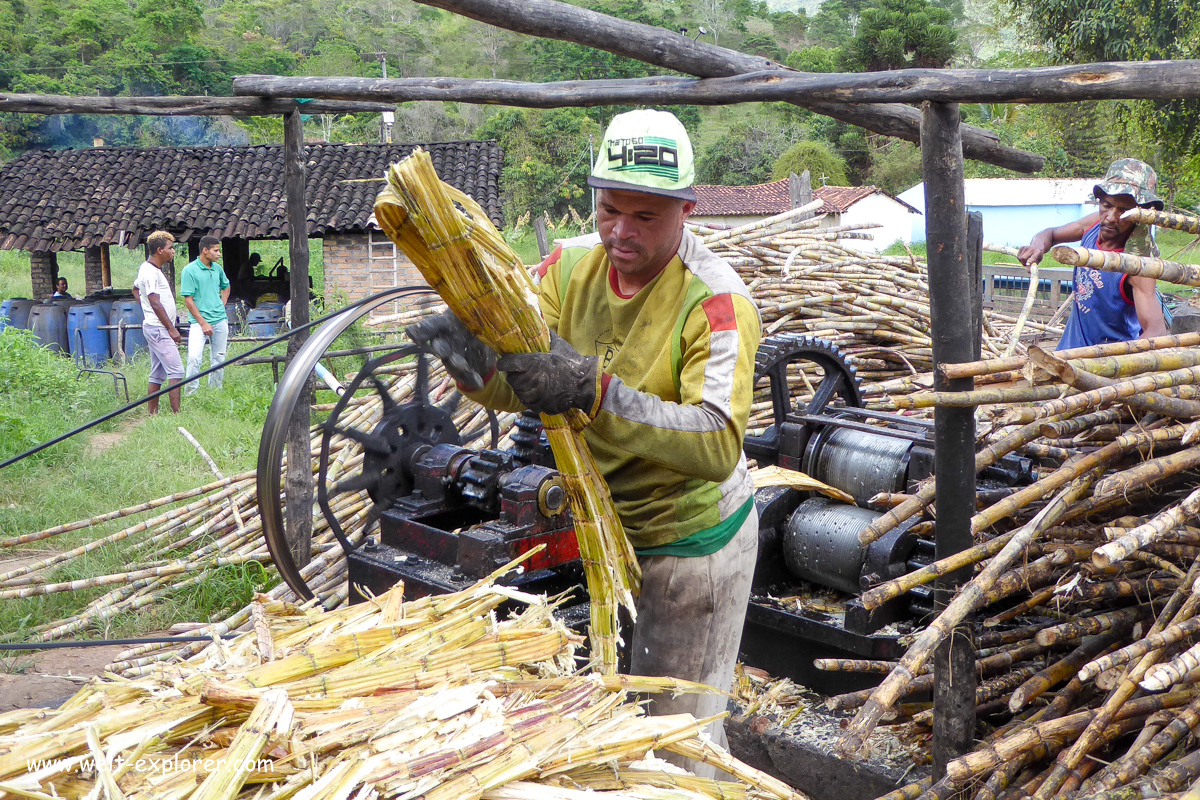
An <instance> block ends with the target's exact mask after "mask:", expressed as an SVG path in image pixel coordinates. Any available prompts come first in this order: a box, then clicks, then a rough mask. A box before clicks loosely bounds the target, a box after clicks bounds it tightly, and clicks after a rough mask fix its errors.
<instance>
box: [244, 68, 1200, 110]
mask: <svg viewBox="0 0 1200 800" xmlns="http://www.w3.org/2000/svg"><path fill="white" fill-rule="evenodd" d="M233 91H234V93H235V94H238V95H253V96H256V97H262V98H269V99H272V100H276V99H280V98H289V97H291V98H294V97H317V98H323V99H325V100H326V101H335V100H342V101H352V100H373V101H376V102H380V101H387V102H395V103H406V102H409V101H414V100H428V101H434V100H441V101H457V102H464V103H485V104H492V105H497V104H498V105H510V106H525V107H528V108H556V107H560V106H564V105H570V106H604V105H620V104H624V103H642V104H650V105H701V106H711V105H729V104H733V103H751V102H764V103H766V102H786V103H792V104H793V105H798V106H808V105H809V104H811V103H814V102H817V101H821V102H833V101H835V100H842V101H850V102H853V103H869V104H884V105H887V104H891V103H920V102H925V101H935V102H941V103H1066V102H1076V101H1094V100H1132V99H1149V100H1166V99H1176V98H1182V99H1195V98H1198V97H1200V60H1191V61H1139V62H1110V63H1102V64H1072V65H1068V66H1059V67H1034V68H1030V69H900V70H892V71H888V72H855V73H811V72H794V71H791V70H783V69H775V70H769V71H760V72H753V73H746V74H741V75H732V76H729V77H724V78H683V77H677V76H671V75H664V76H658V77H652V78H616V79H611V80H581V81H557V82H549V83H531V82H522V81H508V80H497V79H487V78H319V77H298V78H297V77H280V76H277V75H241V76H238V77H235V78H234V79H233Z"/></svg>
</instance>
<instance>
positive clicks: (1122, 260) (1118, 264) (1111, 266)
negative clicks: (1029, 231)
mask: <svg viewBox="0 0 1200 800" xmlns="http://www.w3.org/2000/svg"><path fill="white" fill-rule="evenodd" d="M1050 255H1051V257H1052V258H1054V260H1055V261H1058V262H1059V263H1060V264H1066V265H1067V266H1070V267H1088V268H1090V269H1101V270H1106V271H1108V272H1121V273H1124V274H1126V275H1132V276H1133V277H1135V278H1139V277H1140V278H1154V279H1155V280H1160V281H1166V282H1167V283H1174V284H1177V285H1180V286H1200V268H1197V267H1195V266H1194V265H1192V264H1180V263H1177V262H1175V261H1165V260H1163V259H1161V258H1151V257H1149V256H1135V255H1133V254H1132V253H1123V252H1117V251H1114V250H1092V249H1089V248H1086V247H1078V246H1075V245H1061V244H1060V245H1056V246H1055V247H1054V248H1053V249H1052V250H1051V251H1050Z"/></svg>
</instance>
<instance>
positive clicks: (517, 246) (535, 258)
mask: <svg viewBox="0 0 1200 800" xmlns="http://www.w3.org/2000/svg"><path fill="white" fill-rule="evenodd" d="M581 233H591V231H590V230H588V231H580V229H579V228H577V227H574V226H572V225H568V226H566V227H563V228H549V229H548V230H547V231H546V238H547V240H548V241H549V244H550V249H551V250H553V249H554V240H555V239H570V238H571V237H573V236H579V235H580V234H581ZM504 240H505V241H506V242H508V246H509V247H511V248H512V249H513V250H514V251H515V252H516V254H517V255H518V256H520V258H521V263H523V264H538V263H540V262H541V260H542V256H541V254H540V253H539V252H538V246H537V234H535V233H534V232H533V227H532V226H530V225H526V226H524V227H523V228H521V230H519V231H516V232H514V231H513V230H512V229H511V228H510V229H509V230H506V231H505V232H504Z"/></svg>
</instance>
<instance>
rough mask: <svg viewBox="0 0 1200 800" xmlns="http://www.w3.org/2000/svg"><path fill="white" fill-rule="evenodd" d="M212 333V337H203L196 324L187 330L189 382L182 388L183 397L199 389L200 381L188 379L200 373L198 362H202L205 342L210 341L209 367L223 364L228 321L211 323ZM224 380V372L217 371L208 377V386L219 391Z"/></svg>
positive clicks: (227, 338)
mask: <svg viewBox="0 0 1200 800" xmlns="http://www.w3.org/2000/svg"><path fill="white" fill-rule="evenodd" d="M212 331H213V332H212V336H205V335H204V331H202V330H201V329H200V323H198V322H197V323H196V324H194V325H192V326H191V328H189V329H188V357H187V377H188V379H189V380H188V383H187V384H186V385H185V386H184V387H183V394H184V395H185V396H187V395H192V394H195V393H196V390H197V389H199V388H200V381H193V380H190V379H191V378H192V377H194V376H195V375H196V374H197V373H198V372H200V362H201V361H203V360H204V343H205V342H206V341H208V340H210V339H211V340H212V354H211V356H210V360H211V362H212V364H211V366H214V367H215V366H217V365H218V364H223V363H225V348H226V346H227V345H228V343H229V320H227V319H223V320H221V321H220V322H214V323H212ZM224 380H225V370H223V369H219V370H217V371H216V372H214V373H212V374H210V375H209V376H208V385H209V386H211V387H212V388H214V389H220V388H221V384H222V382H223V381H224Z"/></svg>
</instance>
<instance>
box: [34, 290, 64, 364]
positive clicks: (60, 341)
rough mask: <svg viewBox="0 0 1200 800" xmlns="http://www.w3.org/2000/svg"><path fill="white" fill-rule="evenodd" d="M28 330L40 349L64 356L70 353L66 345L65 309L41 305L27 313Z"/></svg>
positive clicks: (53, 304)
mask: <svg viewBox="0 0 1200 800" xmlns="http://www.w3.org/2000/svg"><path fill="white" fill-rule="evenodd" d="M29 330H31V331H33V338H34V341H36V342H37V343H38V344H40V345H41V346H42V347H48V348H50V349H51V350H53V351H54V352H56V353H62V354H63V355H64V356H65V355H67V354H68V353H69V352H70V346H69V345H68V344H67V309H66V308H65V307H64V306H62V305H59V304H57V303H42V304H40V305H36V306H34V307H33V308H32V309H31V310H30V312H29Z"/></svg>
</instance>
